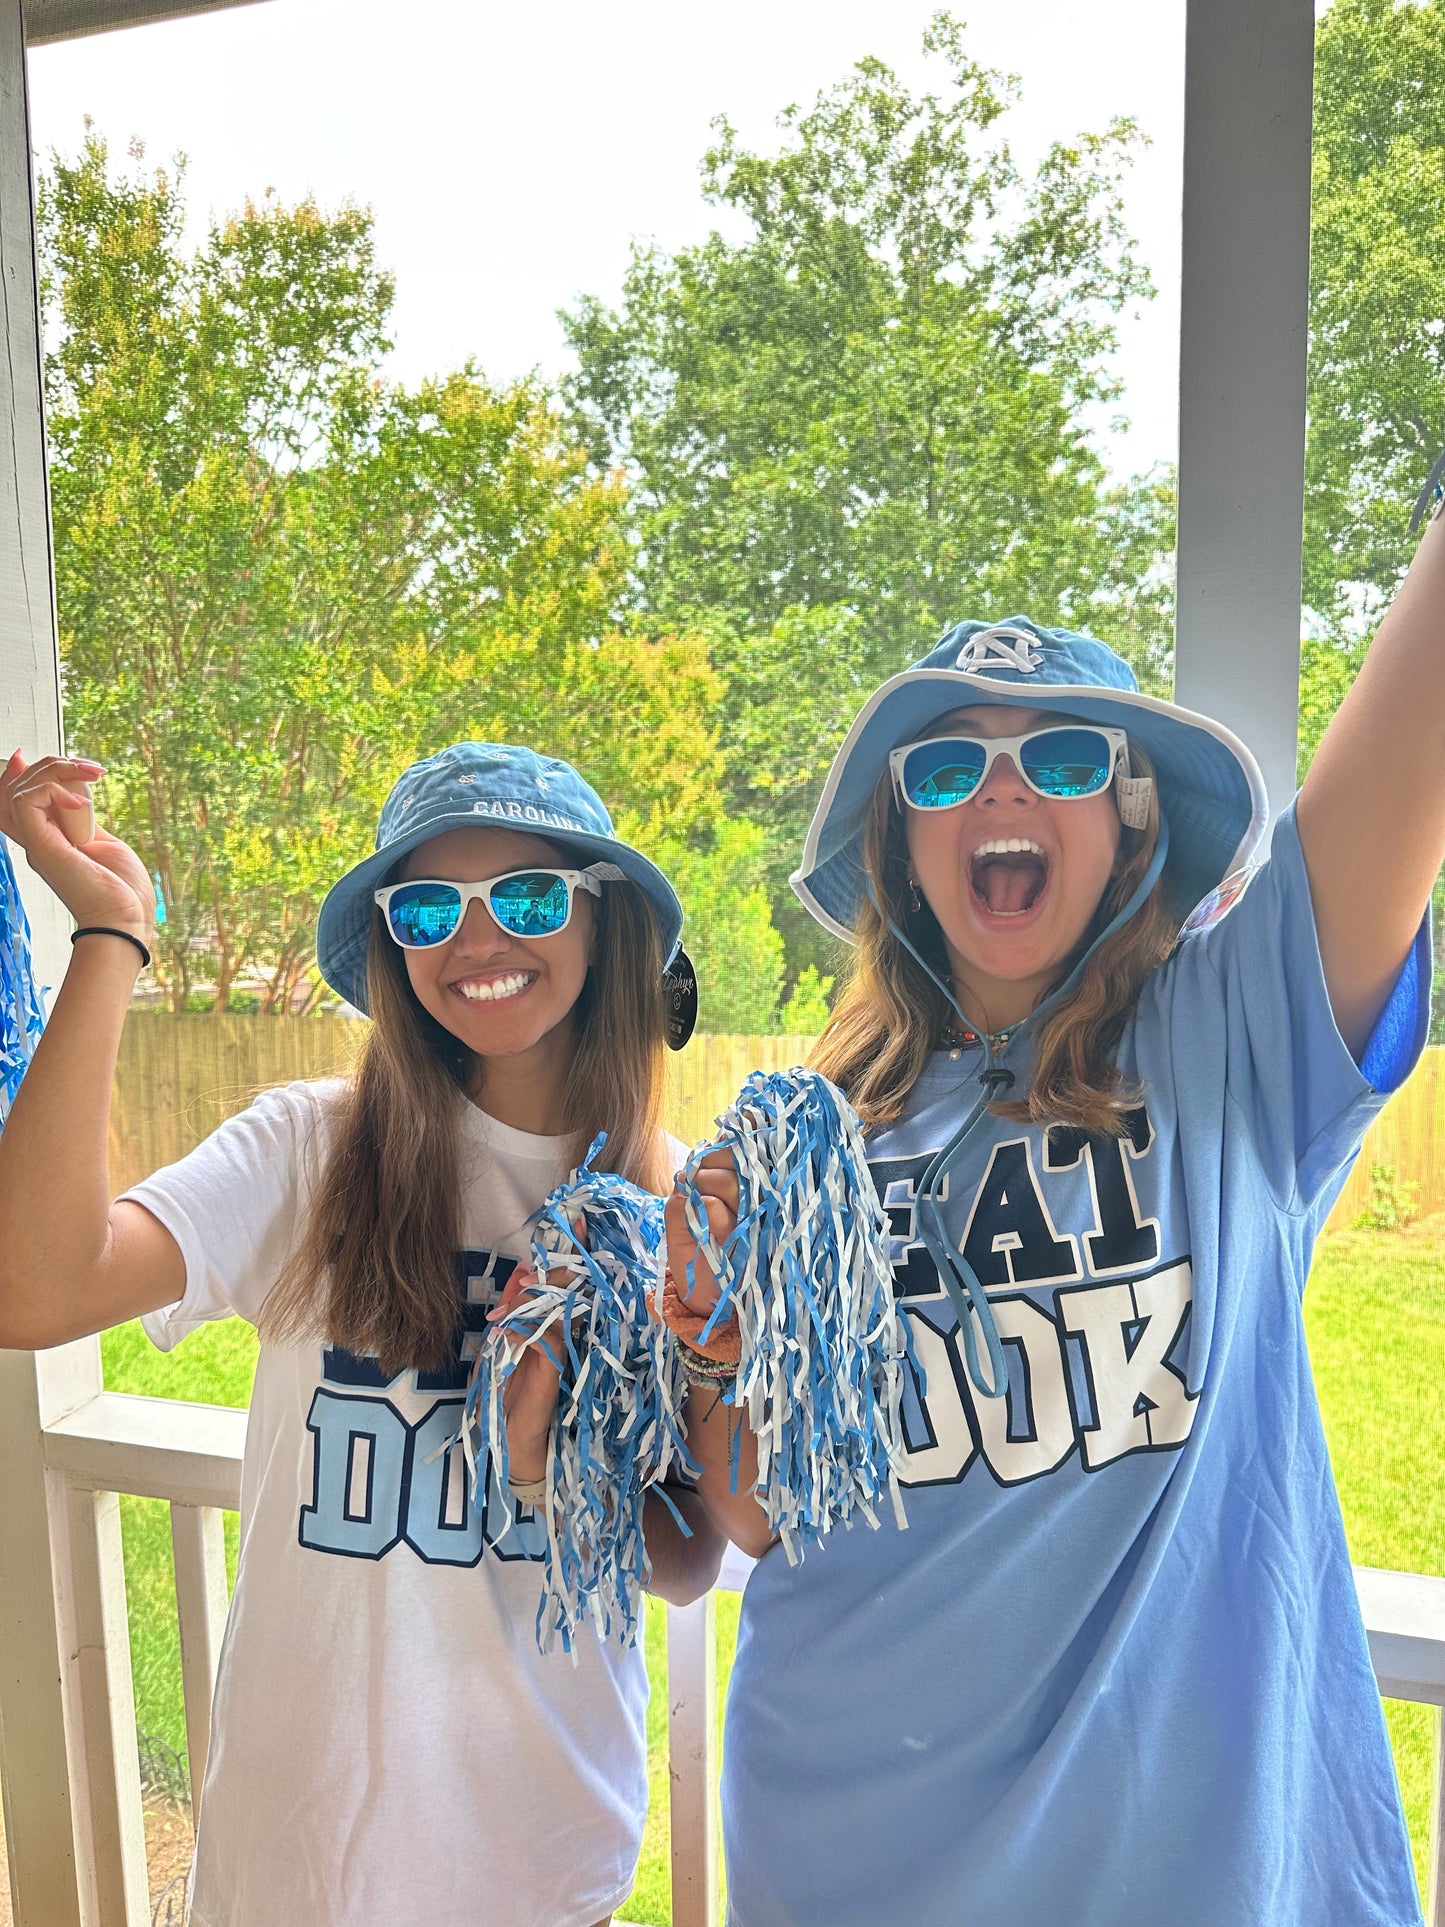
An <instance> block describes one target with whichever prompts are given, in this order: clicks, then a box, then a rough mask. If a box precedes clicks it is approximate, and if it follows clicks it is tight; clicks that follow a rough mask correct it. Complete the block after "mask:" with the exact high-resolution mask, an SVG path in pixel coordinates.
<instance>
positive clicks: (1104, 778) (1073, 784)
mask: <svg viewBox="0 0 1445 1927" xmlns="http://www.w3.org/2000/svg"><path fill="white" fill-rule="evenodd" d="M1019 756H1020V760H1021V761H1022V763H1023V769H1024V775H1025V776H1027V777H1028V779H1029V781H1030V782H1031V783H1032V784H1034V785H1035V787H1036V788H1038V789H1041V790H1042V791H1043V792H1044V794H1045V795H1046V796H1093V795H1094V794H1095V792H1096V791H1098V790H1101V789H1103V788H1104V786H1105V785H1106V784H1107V783H1108V781H1109V774H1110V769H1111V765H1112V753H1111V751H1110V748H1109V739H1108V737H1107V736H1103V735H1101V734H1100V732H1099V731H1098V730H1097V729H1050V730H1047V731H1045V732H1044V733H1043V734H1041V735H1038V736H1034V737H1031V738H1029V740H1028V741H1026V742H1025V743H1023V744H1022V746H1021V747H1020V750H1019Z"/></svg>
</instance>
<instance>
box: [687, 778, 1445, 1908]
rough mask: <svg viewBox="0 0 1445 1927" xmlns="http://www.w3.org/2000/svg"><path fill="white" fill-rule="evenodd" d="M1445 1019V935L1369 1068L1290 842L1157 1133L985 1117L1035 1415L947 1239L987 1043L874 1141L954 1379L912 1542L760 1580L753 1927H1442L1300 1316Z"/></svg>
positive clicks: (1179, 1033)
mask: <svg viewBox="0 0 1445 1927" xmlns="http://www.w3.org/2000/svg"><path fill="white" fill-rule="evenodd" d="M1428 991H1429V948H1428V933H1422V938H1421V940H1419V941H1417V944H1416V946H1415V949H1414V951H1413V952H1412V954H1411V958H1410V960H1409V962H1408V963H1407V965H1406V968H1405V971H1404V972H1403V974H1402V977H1401V981H1400V983H1399V985H1398V986H1397V987H1396V990H1395V992H1394V994H1393V996H1392V999H1391V1003H1390V1006H1389V1008H1388V1010H1387V1011H1386V1013H1385V1015H1384V1017H1382V1019H1381V1022H1380V1025H1379V1027H1378V1028H1377V1031H1376V1034H1375V1037H1374V1038H1373V1039H1372V1041H1371V1044H1370V1047H1369V1048H1368V1049H1367V1050H1366V1052H1365V1053H1364V1056H1363V1060H1362V1061H1363V1064H1364V1067H1365V1068H1364V1072H1363V1073H1362V1071H1361V1070H1360V1069H1359V1068H1357V1067H1356V1065H1355V1063H1354V1061H1353V1060H1352V1058H1351V1056H1350V1054H1349V1052H1348V1050H1347V1049H1346V1048H1345V1045H1344V1043H1343V1042H1342V1040H1341V1038H1340V1036H1339V1033H1338V1031H1337V1030H1336V1028H1335V1025H1334V1021H1333V1018H1332V1016H1331V1013H1330V1007H1329V1002H1328V998H1327V996H1326V992H1325V986H1324V980H1323V975H1322V971H1321V966H1320V960H1319V952H1318V947H1317V943H1316V937H1315V929H1314V920H1313V914H1312V910H1311V905H1310V898H1309V886H1308V881H1307V878H1306V875H1305V869H1304V860H1303V856H1302V853H1301V850H1300V844H1299V837H1298V833H1297V831H1296V829H1295V824H1294V816H1293V812H1292V811H1291V812H1289V813H1288V814H1286V816H1285V817H1284V818H1283V820H1282V821H1281V822H1280V824H1279V825H1278V827H1277V829H1276V832H1275V837H1274V846H1273V855H1272V857H1271V860H1270V861H1269V863H1268V864H1266V865H1265V866H1264V868H1263V869H1262V870H1261V871H1260V872H1259V873H1258V875H1257V876H1256V877H1255V879H1254V881H1253V882H1252V884H1251V885H1250V887H1249V888H1248V889H1247V890H1246V892H1245V894H1244V896H1243V899H1242V900H1241V901H1240V902H1239V903H1238V904H1237V905H1236V906H1235V907H1234V909H1233V910H1232V911H1231V912H1230V913H1229V915H1228V916H1226V917H1225V918H1224V919H1223V920H1222V921H1220V922H1218V923H1216V924H1214V925H1213V926H1212V927H1210V928H1208V929H1207V930H1205V931H1203V932H1201V933H1200V934H1198V935H1195V936H1191V937H1189V938H1186V939H1185V941H1184V942H1183V943H1182V944H1181V946H1180V947H1179V949H1178V950H1177V952H1176V953H1175V955H1174V956H1173V957H1172V958H1171V959H1170V961H1169V962H1168V963H1167V964H1165V965H1164V966H1163V967H1162V968H1161V969H1160V970H1159V971H1158V972H1156V974H1155V976H1154V977H1153V978H1152V979H1151V981H1150V982H1149V984H1148V985H1147V986H1146V988H1145V990H1144V992H1143V995H1142V996H1141V998H1140V1000H1139V1006H1138V1011H1137V1014H1136V1017H1135V1019H1134V1021H1133V1022H1132V1023H1131V1025H1130V1026H1129V1028H1128V1030H1127V1032H1126V1034H1125V1036H1124V1039H1123V1041H1122V1044H1121V1046H1120V1052H1119V1061H1120V1063H1121V1065H1122V1067H1123V1069H1124V1071H1125V1073H1126V1074H1127V1075H1128V1076H1130V1077H1131V1078H1134V1079H1137V1080H1138V1081H1139V1082H1140V1083H1141V1084H1142V1086H1143V1088H1144V1091H1145V1097H1144V1101H1143V1103H1142V1105H1141V1107H1140V1108H1139V1110H1138V1111H1137V1112H1136V1113H1135V1115H1134V1117H1133V1119H1132V1121H1131V1132H1130V1135H1129V1137H1128V1138H1126V1139H1122V1140H1119V1139H1113V1138H1106V1139H1103V1140H1093V1141H1089V1142H1086V1141H1084V1140H1083V1139H1082V1138H1081V1137H1080V1136H1079V1134H1077V1133H1064V1132H1059V1131H1055V1132H1053V1133H1051V1134H1050V1133H1046V1132H1044V1131H1043V1130H1040V1129H1037V1128H1034V1127H1031V1126H1023V1125H1019V1124H1015V1123H1011V1122H1007V1121H999V1120H994V1119H990V1120H988V1121H987V1122H986V1123H985V1124H984V1125H982V1126H980V1128H979V1131H978V1133H977V1135H976V1137H975V1139H974V1140H973V1141H972V1143H971V1146H970V1151H971V1155H970V1156H969V1158H968V1159H967V1161H966V1162H965V1164H964V1165H963V1166H962V1167H961V1170H960V1172H959V1173H957V1174H956V1175H955V1180H954V1184H953V1195H952V1197H951V1199H950V1200H949V1201H948V1203H947V1205H946V1207H945V1221H946V1223H947V1225H948V1230H949V1235H950V1236H952V1237H955V1238H957V1239H958V1240H959V1242H960V1244H961V1246H962V1247H963V1248H964V1249H965V1250H966V1252H967V1254H968V1256H969V1257H970V1258H971V1259H972V1261H973V1264H974V1267H975V1269H976V1270H977V1272H978V1274H979V1276H980V1279H981V1280H982V1282H983V1284H984V1285H985V1287H986V1288H987V1289H988V1293H989V1298H990V1302H991V1305H992V1308H993V1313H994V1317H995V1319H996V1320H997V1322H998V1326H999V1331H1000V1335H1001V1336H1002V1338H1003V1340H1004V1345H1005V1350H1006V1353H1007V1355H1008V1358H1009V1385H1010V1389H1009V1394H1008V1396H1007V1398H1006V1399H992V1400H990V1399H985V1398H982V1397H980V1396H978V1395H977V1394H976V1393H975V1391H974V1389H973V1387H972V1386H971V1384H970V1383H969V1382H968V1379H967V1375H966V1373H965V1370H964V1366H963V1362H962V1359H961V1356H960V1348H959V1343H958V1333H957V1321H956V1319H955V1316H954V1313H953V1309H952V1307H951V1304H950V1302H949V1299H948V1298H947V1296H946V1295H945V1293H944V1290H943V1287H942V1285H941V1284H940V1283H939V1280H938V1277H937V1274H936V1271H935V1268H934V1265H933V1263H932V1261H931V1259H930V1258H929V1256H928V1254H927V1252H926V1251H925V1249H924V1248H923V1245H922V1244H921V1242H919V1241H918V1239H917V1237H916V1234H915V1227H914V1225H913V1220H912V1198H913V1189H914V1186H915V1185H916V1183H917V1181H918V1179H919V1177H920V1176H921V1174H922V1173H923V1171H924V1169H925V1168H926V1166H927V1164H928V1162H929V1159H930V1157H931V1156H932V1155H933V1153H934V1152H935V1151H936V1150H938V1149H939V1148H940V1147H941V1146H942V1145H943V1144H944V1143H946V1141H947V1139H948V1137H949V1135H950V1133H951V1132H952V1130H953V1129H954V1128H955V1127H956V1125H957V1124H958V1122H959V1120H960V1118H961V1117H962V1115H963V1114H964V1112H965V1110H966V1108H968V1107H971V1105H972V1103H973V1102H974V1100H975V1098H976V1095H977V1091H978V1085H977V1071H978V1067H979V1059H978V1056H977V1053H976V1052H964V1053H962V1054H960V1055H957V1056H950V1055H949V1054H947V1053H939V1054H938V1055H936V1056H935V1057H934V1058H933V1059H932V1061H931V1062H930V1064H929V1066H928V1068H927V1069H926V1070H925V1071H924V1073H923V1075H922V1076H921V1077H920V1079H919V1081H918V1083H917V1085H916V1087H915V1089H914V1091H913V1093H912V1095H911V1097H910V1100H909V1103H908V1108H907V1112H906V1115H905V1116H904V1118H903V1119H902V1120H901V1121H900V1122H899V1123H898V1124H897V1125H896V1126H894V1127H891V1128H889V1129H887V1130H884V1131H881V1132H879V1133H877V1134H876V1135H875V1136H874V1138H873V1139H872V1140H871V1142H870V1147H869V1152H870V1163H871V1165H872V1169H873V1173H874V1176H875V1179H876V1180H877V1183H878V1188H879V1191H880V1194H881V1195H882V1197H883V1199H884V1202H885V1204H886V1206H887V1207H888V1211H889V1216H890V1219H891V1223H892V1227H893V1232H894V1264H895V1280H896V1289H897V1290H898V1292H899V1294H900V1297H901V1299H902V1302H903V1303H904V1304H905V1305H906V1307H907V1311H908V1315H909V1318H910V1321H911V1324H912V1331H913V1337H914V1341H915V1345H916V1350H917V1355H918V1359H919V1361H920V1363H921V1365H922V1367H923V1369H924V1372H925V1374H926V1394H925V1395H923V1396H918V1395H915V1396H914V1397H913V1398H912V1399H911V1400H910V1403H909V1409H908V1413H907V1436H908V1444H909V1448H910V1450H909V1458H908V1462H907V1470H906V1473H905V1498H906V1504H907V1512H908V1528H907V1530H906V1531H903V1532H899V1531H898V1530H897V1529H896V1528H895V1526H894V1525H893V1523H892V1521H891V1520H885V1522H884V1524H883V1525H882V1527H881V1529H880V1530H878V1531H877V1532H873V1531H870V1530H869V1529H868V1528H867V1527H866V1526H862V1525H860V1526H857V1527H855V1528H854V1529H853V1530H851V1531H846V1532H838V1533H836V1534H834V1535H833V1536H832V1537H831V1538H830V1539H829V1540H828V1541H827V1542H826V1543H824V1544H823V1545H821V1546H819V1547H817V1548H815V1549H814V1550H812V1551H810V1552H809V1553H808V1554H807V1556H806V1558H805V1560H804V1561H803V1563H802V1564H801V1565H800V1566H798V1567H797V1568H790V1567H789V1566H788V1564H787V1561H786V1560H785V1559H784V1557H783V1555H782V1553H781V1552H780V1551H778V1550H776V1549H775V1550H774V1551H773V1552H772V1553H770V1554H769V1555H768V1557H767V1558H765V1559H764V1560H763V1561H762V1563H761V1564H760V1565H759V1567H758V1569H757V1571H756V1572H755V1573H754V1575H753V1577H752V1579H751V1580H750V1582H749V1584H748V1588H747V1592H746V1595H745V1597H744V1601H743V1609H742V1625H741V1633H740V1639H739V1646H738V1656H737V1663H736V1667H735V1670H734V1672H733V1676H732V1685H731V1690H730V1696H729V1701H728V1715H727V1727H726V1739H725V1748H724V1769H723V1815H724V1832H725V1839H726V1848H727V1873H728V1888H729V1896H730V1913H729V1918H730V1921H731V1922H732V1923H734V1927H1065V1924H1066V1923H1067V1927H1123V1923H1129V1922H1138V1923H1141V1924H1142V1923H1149V1924H1150V1927H1154V1924H1155V1923H1160V1922H1167V1923H1169V1927H1367V1924H1368V1927H1416V1924H1417V1923H1418V1922H1419V1920H1420V1909H1419V1902H1418V1899H1417V1896H1416V1890H1415V1881H1414V1875H1413V1871H1412V1867H1411V1860H1410V1850H1409V1842H1408V1839H1407V1836H1406V1831H1405V1826H1404V1821H1403V1819H1402V1816H1401V1810H1400V1801H1399V1794H1398V1790H1397V1786H1396V1781H1395V1773H1394V1767H1393V1763H1392V1761H1391V1757H1390V1751H1389V1747H1388V1744H1387V1740H1386V1734H1385V1726H1384V1720H1383V1715H1382V1711H1381V1707H1380V1700H1379V1695H1378V1691H1377V1689H1376V1686H1375V1682H1374V1677H1373V1674H1372V1673H1371V1669H1370V1661H1369V1656H1368V1652H1367V1648H1366V1642H1365V1635H1364V1630H1363V1627H1362V1625H1361V1622H1360V1614H1359V1608H1358V1605H1357V1603H1356V1596H1355V1591H1354V1586H1353V1582H1352V1579H1351V1574H1350V1563H1349V1556H1348V1553H1347V1551H1346V1546H1345V1537H1344V1531H1343V1527H1342V1524H1341V1519H1340V1510H1339V1504H1338V1501H1337V1499H1336V1496H1335V1488H1334V1481H1333V1479H1332V1477H1331V1473H1330V1467H1329V1461H1328V1457H1327V1454H1326V1450H1325V1442H1324V1437H1323V1433H1322V1430H1321V1425H1320V1417H1319V1411H1318V1407H1317V1405H1316V1401H1315V1393H1314V1388H1313V1385H1312V1383H1311V1379H1310V1372H1309V1361H1308V1357H1307V1354H1306V1349H1305V1338H1304V1329H1303V1322H1302V1318H1301V1293H1302V1289H1303V1286H1304V1283H1305V1278H1306V1274H1307V1272H1308V1269H1309V1261H1310V1251H1311V1247H1312V1246H1313V1243H1314V1240H1315V1236H1316V1233H1317V1231H1318V1229H1319V1227H1320V1224H1321V1222H1322V1220H1323V1218H1324V1216H1325V1214H1326V1213H1327V1211H1328V1209H1329V1206H1330V1204H1331V1203H1332V1202H1333V1200H1334V1198H1335V1197H1336V1195H1337V1194H1338V1191H1339V1187H1340V1185H1341V1183H1342V1182H1343V1179H1344V1176H1345V1174H1346V1172H1347V1170H1348V1167H1349V1164H1350V1161H1351V1159H1352V1158H1353V1156H1354V1154H1355V1152H1356V1150H1357V1149H1358V1146H1359V1142H1360V1139H1361V1136H1362V1135H1363V1133H1364V1130H1365V1128H1366V1126H1367V1125H1368V1123H1369V1122H1370V1119H1371V1118H1372V1117H1373V1115H1374V1114H1375V1112H1376V1111H1377V1110H1378V1109H1379V1107H1380V1105H1381V1103H1382V1102H1383V1094H1384V1093H1387V1092H1388V1091H1389V1090H1391V1089H1393V1088H1395V1086H1396V1085H1397V1084H1398V1083H1399V1082H1400V1081H1401V1080H1402V1079H1403V1077H1404V1076H1405V1075H1406V1073H1407V1072H1408V1070H1409V1068H1410V1066H1411V1064H1412V1063H1413V1062H1414V1060H1415V1058H1416V1056H1417V1055H1418V1052H1419V1049H1420V1046H1421V1044H1422V1042H1423V1040H1424V1033H1425V1027H1426V1022H1427V1016H1428ZM1025 1048H1026V1047H1025ZM1003 1061H1004V1062H1005V1063H1006V1064H1009V1065H1011V1067H1012V1068H1014V1069H1015V1071H1016V1073H1018V1075H1019V1084H1020V1087H1021V1088H1026V1077H1027V1056H1026V1055H1025V1054H1023V1053H1022V1052H1021V1053H1020V1055H1019V1057H1018V1059H1017V1061H1016V1060H1015V1058H1014V1056H1013V1055H1011V1054H1009V1055H1005V1057H1004V1060H1003Z"/></svg>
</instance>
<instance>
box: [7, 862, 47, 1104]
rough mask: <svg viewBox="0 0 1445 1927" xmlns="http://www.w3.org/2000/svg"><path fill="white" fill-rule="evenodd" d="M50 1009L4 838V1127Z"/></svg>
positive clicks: (13, 868) (13, 867)
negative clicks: (43, 1001) (33, 959)
mask: <svg viewBox="0 0 1445 1927" xmlns="http://www.w3.org/2000/svg"><path fill="white" fill-rule="evenodd" d="M44 1027H45V1011H44V1009H43V1007H42V1005H41V1002H40V990H39V987H38V986H37V984H36V982H35V971H34V968H33V966H32V963H31V957H30V924H29V922H28V921H27V919H26V915H25V906H24V904H23V903H22V902H21V901H20V886H19V885H18V884H17V883H16V881H15V866H14V864H13V863H12V862H11V860H10V845H9V843H8V842H7V841H6V839H5V838H4V837H3V836H0V1126H3V1125H4V1122H5V1120H6V1118H8V1117H9V1115H10V1106H11V1105H12V1104H13V1103H14V1102H15V1093H16V1092H17V1091H18V1090H19V1088H20V1080H21V1078H22V1077H23V1076H24V1075H25V1067H26V1065H27V1064H29V1062H30V1060H31V1058H32V1057H33V1056H34V1055H35V1046H36V1045H37V1044H38V1043H39V1042H40V1033H41V1031H42V1030H43V1029H44Z"/></svg>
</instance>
